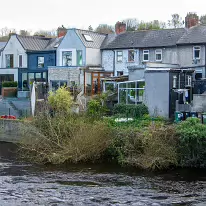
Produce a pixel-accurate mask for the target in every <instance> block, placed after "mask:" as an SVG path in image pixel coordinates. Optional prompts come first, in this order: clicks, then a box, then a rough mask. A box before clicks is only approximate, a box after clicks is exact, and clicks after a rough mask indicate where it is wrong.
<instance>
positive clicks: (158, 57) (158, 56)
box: [155, 49, 162, 62]
mask: <svg viewBox="0 0 206 206" xmlns="http://www.w3.org/2000/svg"><path fill="white" fill-rule="evenodd" d="M155 60H156V61H157V62H161V61H162V49H156V50H155Z"/></svg>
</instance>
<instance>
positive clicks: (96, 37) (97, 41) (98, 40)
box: [75, 29, 107, 49]
mask: <svg viewBox="0 0 206 206" xmlns="http://www.w3.org/2000/svg"><path fill="white" fill-rule="evenodd" d="M75 31H76V33H77V35H78V36H79V38H80V39H81V41H82V42H83V44H84V45H85V47H87V48H94V49H99V48H100V47H101V45H102V43H103V41H104V39H105V38H106V36H107V35H106V34H101V33H97V32H92V31H86V30H81V29H75ZM84 35H89V36H90V37H91V38H92V40H93V41H87V40H86V39H85V37H84Z"/></svg>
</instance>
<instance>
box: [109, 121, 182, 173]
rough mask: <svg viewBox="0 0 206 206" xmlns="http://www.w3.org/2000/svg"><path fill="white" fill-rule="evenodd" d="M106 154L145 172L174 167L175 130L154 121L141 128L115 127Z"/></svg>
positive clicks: (176, 160)
mask: <svg viewBox="0 0 206 206" xmlns="http://www.w3.org/2000/svg"><path fill="white" fill-rule="evenodd" d="M107 155H108V156H111V157H112V158H113V159H116V160H117V162H118V163H119V164H122V165H129V166H135V167H140V168H143V169H147V170H155V169H167V168H169V167H170V166H176V165H177V164H178V155H177V136H176V133H175V129H174V127H173V126H165V125H163V124H159V123H157V122H154V123H150V125H149V126H147V127H144V128H137V127H136V128H135V127H128V128H121V127H119V128H116V130H115V137H114V138H113V141H112V144H110V146H109V148H108V149H107Z"/></svg>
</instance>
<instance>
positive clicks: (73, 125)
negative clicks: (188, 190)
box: [20, 87, 206, 170]
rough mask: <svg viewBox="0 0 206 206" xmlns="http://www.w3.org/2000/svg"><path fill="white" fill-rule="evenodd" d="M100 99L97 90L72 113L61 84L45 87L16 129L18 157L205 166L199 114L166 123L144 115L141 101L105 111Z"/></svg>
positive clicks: (205, 150)
mask: <svg viewBox="0 0 206 206" xmlns="http://www.w3.org/2000/svg"><path fill="white" fill-rule="evenodd" d="M105 99H107V98H106V94H103V95H100V96H97V97H96V98H95V99H92V100H91V101H90V102H89V103H88V105H87V111H86V112H83V113H79V114H75V113H74V112H72V107H73V105H74V102H73V99H72V97H71V95H70V93H69V91H68V90H67V89H66V88H65V87H61V88H60V89H58V90H57V91H56V93H53V92H51V93H50V94H49V97H48V102H47V104H45V105H44V107H43V108H41V110H39V112H37V113H36V116H35V117H34V118H33V119H31V120H29V121H27V122H25V125H22V127H21V129H20V131H21V132H22V139H21V141H20V145H21V150H20V152H21V157H22V158H25V159H27V160H29V161H30V162H32V163H38V164H46V163H51V164H65V163H75V164H77V163H91V162H92V163H97V162H98V163H99V162H114V163H117V164H119V165H120V166H132V167H137V168H141V169H145V170H164V169H169V168H171V167H172V168H173V167H198V168H201V167H205V166H206V141H205V138H206V125H203V124H201V123H200V121H199V119H197V118H188V119H187V120H186V121H185V122H182V123H179V124H172V123H168V122H167V121H165V120H164V119H162V118H160V117H156V118H154V117H150V116H149V115H148V109H147V107H146V106H145V105H143V104H138V105H121V104H118V105H115V107H114V109H113V110H112V111H111V110H110V112H109V115H108V108H107V107H106V104H105Z"/></svg>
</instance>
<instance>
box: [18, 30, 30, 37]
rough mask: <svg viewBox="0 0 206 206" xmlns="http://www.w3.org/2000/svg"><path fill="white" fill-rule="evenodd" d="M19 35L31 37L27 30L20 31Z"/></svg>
mask: <svg viewBox="0 0 206 206" xmlns="http://www.w3.org/2000/svg"><path fill="white" fill-rule="evenodd" d="M19 34H20V35H22V36H30V32H29V31H27V30H20V31H19Z"/></svg>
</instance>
